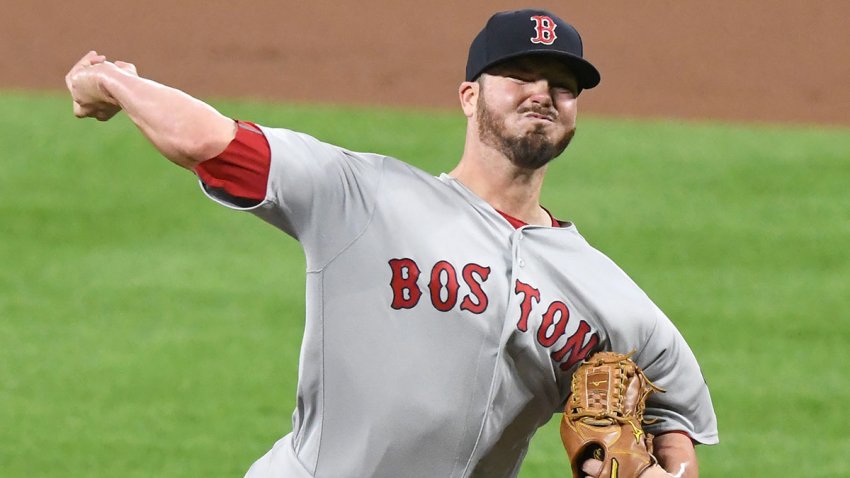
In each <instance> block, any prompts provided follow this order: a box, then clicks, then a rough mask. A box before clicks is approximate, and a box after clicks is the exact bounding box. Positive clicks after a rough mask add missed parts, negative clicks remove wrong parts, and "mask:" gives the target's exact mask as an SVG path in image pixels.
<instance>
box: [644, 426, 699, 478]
mask: <svg viewBox="0 0 850 478" xmlns="http://www.w3.org/2000/svg"><path fill="white" fill-rule="evenodd" d="M653 448H654V453H653V454H654V455H655V457H656V458H658V462H659V464H660V465H661V466H662V467H663V468H664V469H665V470H667V472H669V473H670V474H671V475H673V476H674V477H676V478H697V477H698V476H699V465H698V464H697V455H696V450H694V445H693V443H692V442H691V439H690V438H689V437H687V436H686V435H683V434H681V433H665V434H664V435H660V436H657V437H655V439H654V440H653Z"/></svg>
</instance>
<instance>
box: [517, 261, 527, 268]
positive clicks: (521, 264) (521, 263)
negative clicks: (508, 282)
mask: <svg viewBox="0 0 850 478" xmlns="http://www.w3.org/2000/svg"><path fill="white" fill-rule="evenodd" d="M517 263H518V264H519V266H520V267H525V261H524V260H522V259H520V260H519V261H517Z"/></svg>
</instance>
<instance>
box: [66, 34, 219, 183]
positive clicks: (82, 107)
mask: <svg viewBox="0 0 850 478" xmlns="http://www.w3.org/2000/svg"><path fill="white" fill-rule="evenodd" d="M65 83H66V84H67V86H68V90H69V91H70V93H71V97H72V99H73V101H74V114H75V115H76V116H77V117H79V118H87V117H90V118H97V119H98V120H101V121H106V120H108V119H110V118H111V117H112V116H114V115H115V114H116V113H117V112H118V111H120V110H122V109H123V110H124V111H125V112H126V113H127V116H128V117H129V118H130V120H131V121H132V122H133V123H134V124H135V125H136V126H137V127H138V128H139V129H140V130H141V132H142V134H144V135H145V137H146V138H147V139H148V140H149V141H150V142H151V144H153V146H154V147H155V148H156V149H157V150H159V152H160V153H162V155H163V156H165V157H166V158H168V159H169V160H170V161H172V162H174V163H175V164H177V165H179V166H182V167H184V168H186V169H189V170H194V168H195V167H196V166H197V165H198V164H200V163H201V162H202V161H204V160H207V159H210V158H212V157H215V156H217V155H218V154H219V153H221V152H222V151H224V150H225V148H227V145H228V144H230V142H231V141H232V140H233V138H234V137H235V135H236V122H235V121H233V120H232V119H230V118H228V117H226V116H224V115H222V114H221V113H219V112H218V111H216V110H215V109H214V108H213V107H212V106H210V105H208V104H206V103H204V102H202V101H200V100H198V99H196V98H193V97H192V96H189V95H188V94H186V93H184V92H182V91H180V90H177V89H175V88H171V87H169V86H165V85H162V84H160V83H157V82H155V81H152V80H149V79H146V78H142V77H139V76H138V75H137V74H136V68H135V67H134V66H133V65H132V64H129V63H124V62H115V63H111V62H107V61H106V57H104V56H102V55H98V54H97V53H96V52H94V51H91V52H89V53H88V54H86V55H85V56H84V57H83V58H82V59H80V61H79V62H77V64H75V65H74V66H73V67H72V68H71V70H70V71H69V72H68V74H67V75H66V76H65Z"/></svg>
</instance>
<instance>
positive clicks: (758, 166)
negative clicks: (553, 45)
mask: <svg viewBox="0 0 850 478" xmlns="http://www.w3.org/2000/svg"><path fill="white" fill-rule="evenodd" d="M528 6H529V5H528V4H526V3H524V2H517V1H505V0H493V1H486V2H485V1H483V0H471V1H466V2H449V1H445V0H439V1H431V2H420V1H412V0H399V1H393V2H389V1H387V2H377V1H365V2H331V1H324V0H318V1H312V2H296V1H272V0H254V1H251V2H238V1H235V2H234V1H222V0H208V1H203V2H202V1H200V0H186V1H179V2H178V1H168V2H167V1H164V0H151V1H146V2H136V1H114V0H113V1H106V0H80V1H75V2H67V1H58V0H51V1H44V0H34V1H29V2H12V1H10V0H0V147H2V151H3V155H2V156H0V477H3V478H6V477H31V476H39V477H57V478H58V477H63V478H64V477H67V476H73V477H76V476H81V477H82V476H84V477H101V476H102V477H107V476H110V477H111V476H123V477H150V476H161V477H196V476H216V477H217V476H221V477H233V476H242V475H243V474H244V472H245V470H246V469H247V468H248V466H250V464H251V463H252V462H253V460H255V459H257V458H258V457H259V456H261V455H262V454H264V453H265V452H266V451H267V450H268V449H269V448H270V447H271V445H272V444H273V443H274V442H275V440H277V439H278V438H279V437H281V436H282V435H284V434H285V433H287V432H288V431H289V430H290V429H291V423H290V415H291V413H292V410H293V409H294V407H295V387H296V379H297V372H298V357H299V356H298V352H299V346H300V341H301V335H302V333H303V327H304V324H303V321H304V268H305V266H304V259H303V255H302V251H301V249H300V246H299V245H298V243H297V242H295V241H293V240H291V239H290V238H288V237H285V236H284V235H283V234H281V233H280V232H279V231H277V230H275V229H273V228H271V227H268V226H267V225H266V224H264V223H262V222H260V221H258V220H256V219H255V218H253V217H252V216H250V215H247V214H237V213H234V212H232V211H229V210H226V209H225V208H222V207H219V206H217V205H215V204H213V203H212V202H211V201H208V200H207V199H206V198H204V197H203V195H202V194H201V193H200V191H199V189H198V187H197V185H196V182H195V178H194V176H193V175H192V174H189V173H187V172H185V171H181V170H178V169H177V168H175V167H174V166H173V165H171V164H169V163H168V162H167V161H165V160H163V159H162V158H160V157H159V155H158V154H157V153H156V151H155V150H154V149H153V148H152V147H151V146H150V145H148V144H147V142H146V141H145V140H144V138H142V137H141V135H140V134H139V133H138V131H137V130H136V128H135V127H134V126H133V124H132V123H130V122H129V121H128V120H127V118H126V116H125V115H118V116H117V117H116V118H114V119H113V120H111V121H109V122H107V123H98V122H96V121H94V120H83V121H80V120H77V119H75V118H73V115H72V114H71V105H70V101H69V98H68V96H67V93H65V92H64V81H63V77H64V75H65V73H66V71H67V70H68V69H69V68H70V66H71V65H72V64H74V63H75V62H76V61H77V59H79V58H80V57H81V56H82V55H83V54H84V53H86V52H87V51H88V50H91V49H95V50H97V51H98V52H100V53H103V54H105V55H107V56H108V57H109V58H110V59H122V60H125V61H130V62H133V63H135V64H136V65H137V66H138V69H139V72H140V73H141V74H142V75H143V76H147V77H150V78H152V79H155V80H158V81H160V82H163V83H166V84H169V85H172V86H175V87H177V88H180V89H183V90H186V91H188V92H190V93H191V94H193V95H195V96H198V97H200V98H202V99H204V100H206V101H208V102H210V103H211V104H213V105H214V106H215V107H217V108H218V109H219V110H220V111H222V112H223V113H224V114H226V115H228V116H231V117H234V118H240V119H246V120H251V121H255V122H258V123H260V124H265V125H270V126H283V127H289V128H292V129H296V130H299V131H303V132H306V133H308V134H311V135H313V136H316V137H317V138H319V139H321V140H323V141H327V142H330V143H333V144H338V145H341V146H344V147H346V148H349V149H352V150H359V151H374V152H380V153H384V154H388V155H391V156H395V157H398V158H400V159H402V160H405V161H407V162H410V163H412V164H414V165H416V166H418V167H420V168H422V169H424V170H426V171H428V172H431V173H433V174H438V173H440V172H442V171H449V170H451V168H452V167H453V165H454V164H455V162H456V161H457V158H459V155H460V154H461V149H462V144H463V138H464V128H465V118H464V117H463V116H462V115H461V114H460V112H459V109H458V108H457V86H458V84H459V83H460V82H461V80H462V76H463V72H464V66H465V62H466V53H467V48H468V45H469V43H470V41H471V40H472V38H473V37H474V36H475V34H476V33H477V32H478V31H479V30H480V28H481V27H482V26H483V25H484V22H485V21H486V20H487V18H488V17H489V16H490V14H491V13H493V12H494V11H497V10H503V9H512V8H523V7H528ZM534 6H541V7H545V8H548V9H551V10H552V11H553V12H555V13H557V14H559V15H560V16H562V17H563V18H565V19H566V20H567V21H569V22H571V23H573V24H574V25H576V26H577V28H578V29H579V31H580V32H581V33H582V35H583V38H584V41H585V53H586V57H587V58H588V59H590V60H591V61H592V62H593V63H594V64H595V65H596V66H597V67H598V68H599V69H600V71H601V73H602V83H601V84H600V86H599V87H598V88H595V89H593V90H590V91H586V92H584V93H582V95H581V97H580V108H579V110H580V114H579V120H578V121H579V123H578V124H579V126H578V134H577V135H576V138H575V140H574V141H573V142H572V144H571V145H570V148H569V149H568V150H567V151H566V153H565V154H564V155H563V157H562V158H560V159H558V160H557V161H555V162H553V163H552V165H551V167H550V169H549V171H548V173H547V186H546V187H544V193H543V198H542V200H543V203H544V205H546V206H547V208H548V209H549V210H551V211H553V213H554V214H555V215H556V216H558V217H559V218H562V219H568V220H572V221H573V222H575V223H576V224H577V225H578V227H579V230H580V231H581V232H582V234H583V235H584V236H585V237H587V238H588V240H589V241H590V242H591V243H592V244H594V245H595V246H596V247H598V248H599V249H601V250H602V251H603V252H605V253H606V254H607V255H609V256H610V257H611V258H613V259H614V260H615V261H616V262H617V263H618V264H619V265H620V266H621V267H622V268H623V269H624V270H625V271H626V272H627V273H629V275H631V276H632V277H633V278H634V279H635V280H636V282H637V283H638V284H640V285H641V287H642V288H643V289H644V290H645V291H646V292H647V293H648V294H649V296H650V297H652V299H653V300H654V301H655V302H656V303H657V304H658V305H659V306H660V307H661V308H662V309H663V310H664V311H665V312H666V313H667V315H668V316H670V317H671V319H672V320H673V321H674V322H675V323H676V325H677V327H678V328H679V329H680V330H681V331H682V333H683V335H684V336H685V337H686V338H687V340H688V342H689V344H690V346H691V348H692V349H693V350H694V352H695V354H696V355H697V357H698V358H699V360H700V364H701V366H702V371H703V375H704V377H705V378H706V380H707V381H708V383H709V386H710V389H711V393H712V398H713V400H714V405H715V409H716V412H717V415H718V420H719V426H720V438H721V444H720V445H719V446H712V447H698V453H699V456H700V467H701V470H702V476H706V477H720V476H739V475H743V476H751V477H771V478H772V477H776V476H785V475H787V474H789V473H790V472H789V470H795V472H798V473H804V474H806V475H807V476H811V477H824V478H827V477H829V478H834V477H846V476H850V463H848V462H847V460H846V452H847V450H849V449H850V433H848V431H847V427H846V426H845V425H844V423H843V420H842V418H843V417H844V416H845V415H846V408H847V406H846V404H847V403H850V379H848V375H847V372H846V370H845V369H844V366H845V365H846V364H848V363H850V254H848V250H850V248H848V244H850V198H848V192H847V191H848V188H847V185H848V183H850V88H848V78H850V53H848V52H850V2H846V1H838V0H814V1H810V2H794V1H782V0H762V1H755V0H740V1H731V0H720V1H715V2H704V1H693V0H682V1H673V0H647V1H643V2H629V1H624V0H595V1H589V0H587V1H585V0H581V1H579V0H576V1H559V2H554V1H543V0H541V1H537V2H535V4H534ZM557 421H558V417H554V419H553V420H552V421H551V422H550V423H549V424H547V425H546V426H544V427H543V428H542V429H541V430H540V431H539V432H538V434H537V435H536V436H535V438H534V439H533V441H532V443H531V447H530V449H529V453H528V456H527V458H526V460H525V462H524V465H523V467H522V470H521V473H520V477H521V478H563V477H565V476H568V475H569V472H568V471H567V470H568V469H569V467H568V464H567V460H566V455H565V453H564V450H563V447H562V446H561V443H560V439H559V437H558V429H557V425H558V423H557ZM411 426H415V424H411ZM798 470H802V471H798ZM358 478H359V477H358Z"/></svg>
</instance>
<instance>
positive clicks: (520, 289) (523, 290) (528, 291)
mask: <svg viewBox="0 0 850 478" xmlns="http://www.w3.org/2000/svg"><path fill="white" fill-rule="evenodd" d="M514 293H515V294H523V297H522V302H521V303H520V304H519V311H520V317H519V322H517V324H516V327H517V328H518V329H519V330H520V331H522V332H527V331H528V316H529V315H530V314H531V299H534V301H535V302H540V291H539V290H537V289H535V288H534V287H531V286H530V285H528V284H524V283H522V282H520V281H519V279H517V281H516V285H515V286H514Z"/></svg>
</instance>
